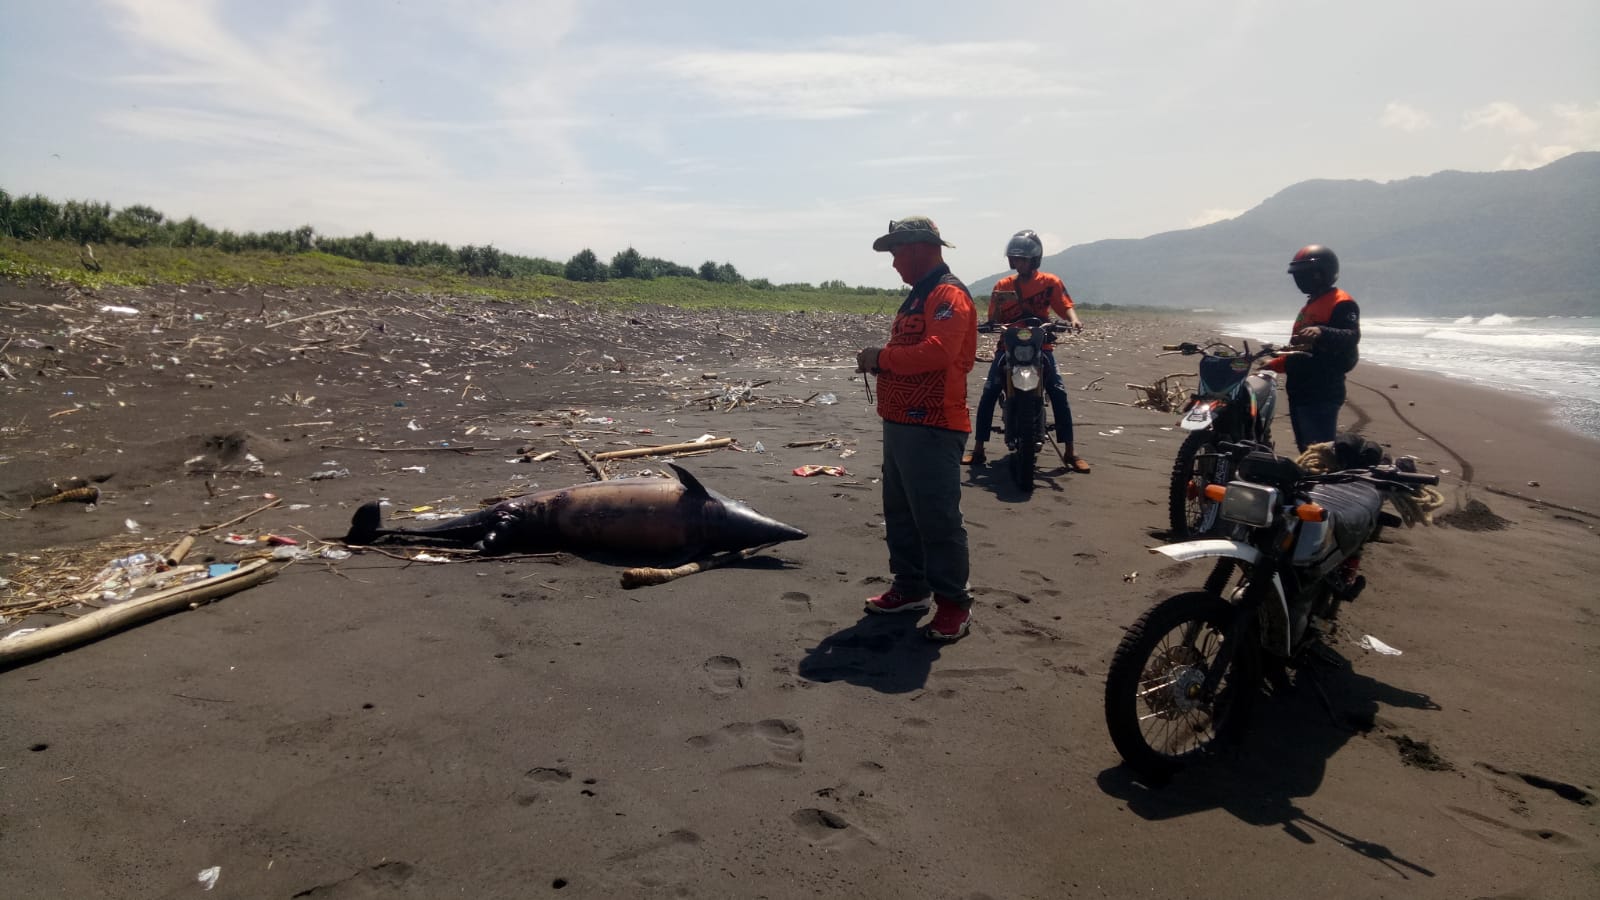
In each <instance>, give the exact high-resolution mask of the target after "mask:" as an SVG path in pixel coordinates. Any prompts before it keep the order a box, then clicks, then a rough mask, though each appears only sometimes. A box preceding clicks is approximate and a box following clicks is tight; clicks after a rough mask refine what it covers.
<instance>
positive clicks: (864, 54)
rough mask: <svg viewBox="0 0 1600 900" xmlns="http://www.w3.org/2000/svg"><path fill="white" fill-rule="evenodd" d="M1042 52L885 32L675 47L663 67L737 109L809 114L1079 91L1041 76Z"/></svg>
mask: <svg viewBox="0 0 1600 900" xmlns="http://www.w3.org/2000/svg"><path fill="white" fill-rule="evenodd" d="M1042 57H1043V51H1042V48H1041V47H1039V46H1038V45H1035V44H1031V43H1025V42H994V43H948V44H931V43H927V42H919V41H915V40H908V39H904V38H900V37H881V38H877V39H854V40H851V41H848V42H837V41H836V42H831V43H828V44H824V45H822V46H820V47H818V48H815V49H806V50H788V51H777V52H763V51H753V50H705V51H696V52H691V53H683V54H678V55H674V56H669V57H667V58H666V59H664V60H662V61H661V62H660V63H659V67H660V69H661V70H662V71H663V72H665V73H666V74H668V75H669V76H672V77H675V78H679V79H681V80H683V81H686V82H689V83H690V84H691V85H693V86H695V87H696V88H698V89H699V90H700V91H701V92H703V93H705V94H707V95H709V96H711V97H712V98H714V99H716V100H719V101H721V102H723V103H726V104H728V105H729V106H730V107H731V108H732V110H733V111H734V112H736V113H738V114H741V115H753V116H769V117H773V118H786V119H805V118H841V117H845V116H857V115H863V114H865V113H867V112H869V111H871V110H873V109H876V108H881V107H883V106H886V105H891V104H897V103H904V102H907V101H916V100H936V99H937V100H983V99H1012V100H1026V99H1042V98H1047V97H1061V96H1065V95H1068V94H1072V93H1077V92H1078V91H1079V90H1080V89H1079V88H1076V87H1074V86H1072V85H1069V84H1065V83H1062V82H1059V81H1054V80H1052V79H1051V78H1049V77H1048V76H1047V75H1041V73H1040V69H1042V68H1044V65H1043V63H1044V60H1043V58H1042ZM1030 63H1035V64H1032V65H1030Z"/></svg>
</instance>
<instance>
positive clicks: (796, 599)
mask: <svg viewBox="0 0 1600 900" xmlns="http://www.w3.org/2000/svg"><path fill="white" fill-rule="evenodd" d="M781 599H782V600H783V602H784V604H785V605H786V606H787V607H788V608H790V609H795V610H801V609H803V610H805V611H806V612H810V611H811V595H810V594H807V593H804V592H803V591H785V592H784V593H783V597H782V598H781Z"/></svg>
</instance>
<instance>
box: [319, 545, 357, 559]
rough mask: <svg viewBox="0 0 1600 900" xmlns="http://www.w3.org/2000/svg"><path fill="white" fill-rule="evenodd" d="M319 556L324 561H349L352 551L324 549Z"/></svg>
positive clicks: (335, 548) (334, 548)
mask: <svg viewBox="0 0 1600 900" xmlns="http://www.w3.org/2000/svg"><path fill="white" fill-rule="evenodd" d="M317 555H318V556H321V557H322V558H323V559H349V558H350V551H349V550H341V549H339V548H338V547H323V548H322V552H321V553H319V554H317Z"/></svg>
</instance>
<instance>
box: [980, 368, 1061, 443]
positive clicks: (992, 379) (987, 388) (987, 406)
mask: <svg viewBox="0 0 1600 900" xmlns="http://www.w3.org/2000/svg"><path fill="white" fill-rule="evenodd" d="M1005 364H1006V355H1005V353H1003V352H1002V353H996V354H995V355H994V362H993V363H990V364H989V377H988V378H986V379H984V382H983V394H982V395H981V396H979V397H978V412H977V419H978V421H977V422H976V423H974V425H973V433H972V441H973V443H975V444H982V443H983V442H984V441H987V440H988V439H989V432H990V431H992V430H993V428H994V405H995V403H996V402H998V401H999V399H1000V394H1001V393H1002V392H1003V391H1004V390H1005V382H1004V378H1005ZM1044 392H1045V394H1046V395H1048V396H1049V397H1050V412H1051V413H1052V414H1054V415H1055V418H1056V440H1058V441H1060V442H1061V443H1063V444H1071V443H1072V405H1071V404H1070V403H1068V402H1067V386H1066V385H1065V384H1063V383H1062V382H1061V372H1060V371H1059V370H1058V369H1057V368H1056V355H1055V354H1054V353H1053V352H1051V351H1049V350H1046V351H1045V353H1044Z"/></svg>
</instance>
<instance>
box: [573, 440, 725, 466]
mask: <svg viewBox="0 0 1600 900" xmlns="http://www.w3.org/2000/svg"><path fill="white" fill-rule="evenodd" d="M731 443H733V438H716V439H714V440H709V441H701V442H699V443H688V444H662V445H661V446H659V447H634V448H632V449H630V450H607V451H606V452H604V453H596V454H595V455H594V458H595V459H597V460H599V461H601V462H604V461H606V460H608V459H632V458H634V457H637V456H666V455H668V454H672V453H694V452H696V451H699V450H714V449H716V448H718V447H726V446H728V445H729V444H731ZM579 452H582V451H579Z"/></svg>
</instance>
